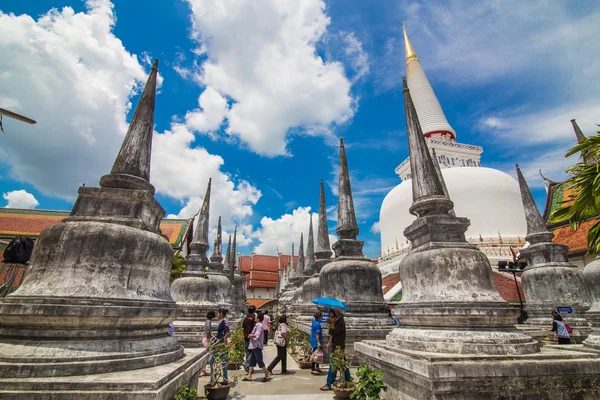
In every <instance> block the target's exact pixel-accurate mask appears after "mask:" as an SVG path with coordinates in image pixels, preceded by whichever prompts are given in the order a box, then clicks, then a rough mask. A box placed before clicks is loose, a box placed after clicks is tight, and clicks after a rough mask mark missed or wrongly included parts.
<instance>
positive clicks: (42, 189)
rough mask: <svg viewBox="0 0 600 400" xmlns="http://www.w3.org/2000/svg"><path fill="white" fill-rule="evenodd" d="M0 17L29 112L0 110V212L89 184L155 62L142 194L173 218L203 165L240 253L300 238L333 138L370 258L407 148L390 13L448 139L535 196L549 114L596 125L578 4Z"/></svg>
mask: <svg viewBox="0 0 600 400" xmlns="http://www.w3.org/2000/svg"><path fill="white" fill-rule="evenodd" d="M523 3H526V4H523ZM51 9H54V11H50V10H51ZM0 12H1V13H0V53H1V54H3V57H0V106H1V107H6V108H12V109H15V110H16V111H19V112H22V113H23V114H26V115H28V116H30V117H32V118H34V119H36V120H37V121H38V124H37V125H35V126H29V125H24V124H21V123H17V122H15V121H11V120H9V119H4V127H5V131H6V133H5V134H0V193H2V194H3V197H2V198H0V206H6V205H8V204H11V205H12V206H21V207H33V206H35V207H36V208H40V209H69V208H70V207H71V206H72V204H73V201H74V199H75V196H76V193H77V187H78V186H79V185H80V184H81V183H84V182H85V183H86V184H87V185H88V186H89V185H96V184H97V182H98V179H99V178H100V176H101V175H103V174H105V173H107V172H108V171H109V169H110V165H111V164H112V161H113V160H114V157H115V155H116V152H117V150H118V146H119V144H120V141H121V140H122V135H123V134H124V132H125V130H126V127H127V125H126V123H127V121H128V120H129V118H130V116H131V104H133V105H134V104H135V103H136V101H137V98H138V96H139V93H140V88H141V85H142V84H143V82H144V81H145V79H146V74H147V73H148V71H149V68H150V62H151V59H152V58H154V57H157V58H159V59H160V63H159V70H160V75H161V77H162V82H161V86H160V89H159V95H158V98H157V103H156V114H155V124H156V126H155V130H156V137H155V140H154V152H153V170H152V177H151V180H152V183H153V184H154V185H155V186H156V188H157V198H158V200H159V201H160V203H161V204H162V205H163V207H164V208H165V209H166V211H167V214H168V215H171V216H180V217H189V216H191V215H193V214H194V213H195V212H196V211H197V209H198V207H199V205H200V202H201V197H202V196H203V195H204V191H205V187H206V181H207V179H208V177H212V178H213V181H214V183H213V188H214V192H213V202H212V212H213V217H214V219H215V221H216V215H217V214H220V215H223V220H224V228H225V231H226V233H230V232H231V231H232V228H233V226H234V225H238V226H240V228H241V230H242V231H241V236H240V240H241V244H242V247H241V251H242V252H246V253H247V252H249V251H250V249H251V248H254V249H256V251H257V252H261V253H271V254H273V253H274V252H275V249H276V247H277V246H279V248H280V250H282V251H289V246H290V243H291V241H292V240H293V241H295V242H298V241H299V232H305V234H306V233H307V230H308V215H309V212H310V213H313V212H315V211H316V210H317V207H318V198H319V179H320V178H323V179H324V180H325V182H326V196H327V201H328V206H329V208H330V216H331V218H332V219H331V220H330V221H329V227H330V234H333V235H334V234H335V226H336V223H335V220H334V217H335V205H336V201H337V199H336V194H337V191H336V190H337V189H336V188H337V181H336V180H337V175H336V173H337V161H338V147H337V143H338V138H339V137H344V141H345V142H346V144H347V156H348V161H349V167H350V170H351V180H352V187H353V191H354V197H355V203H356V206H357V217H358V220H359V225H360V230H361V233H360V235H359V238H360V239H362V240H364V241H365V253H367V254H369V255H370V256H375V255H377V254H378V253H379V234H378V233H377V232H376V230H374V229H372V226H373V224H374V223H375V222H377V221H378V219H379V208H380V205H381V202H382V200H383V198H384V197H385V195H386V194H387V193H388V192H389V191H390V190H391V189H392V188H393V187H394V186H395V185H397V184H399V183H400V179H399V178H398V177H397V176H396V175H395V173H394V168H395V167H396V166H397V165H398V164H399V163H400V162H402V161H403V160H404V159H405V158H406V157H407V155H408V151H407V142H406V135H405V121H404V112H403V99H402V93H401V90H400V87H399V85H400V81H401V77H402V75H403V74H404V73H405V67H404V48H403V39H402V31H401V26H402V20H405V21H406V24H407V27H408V30H409V35H410V36H411V40H412V43H413V46H414V48H415V50H416V52H417V54H418V56H419V58H420V60H421V63H422V65H423V67H424V69H425V71H426V73H427V75H428V77H429V79H430V81H431V83H432V86H433V88H434V90H435V92H436V94H437V96H438V98H439V100H440V103H441V105H442V107H443V109H444V111H445V113H446V117H447V119H448V121H449V122H450V124H451V125H452V126H453V128H454V129H455V130H456V132H457V139H458V141H459V142H461V143H469V144H477V145H480V146H483V148H484V153H483V154H482V165H484V166H488V167H492V168H497V169H500V170H503V171H505V172H507V173H510V174H511V175H513V176H514V170H513V167H514V163H516V162H518V163H519V164H520V165H521V166H522V168H523V170H524V171H525V173H526V177H527V178H528V179H529V184H530V186H531V187H532V188H533V190H534V195H535V197H536V199H537V201H538V204H540V206H541V207H543V199H544V198H545V192H544V188H543V182H542V180H541V179H540V178H539V175H538V173H537V171H538V169H540V168H541V169H542V170H543V171H544V174H545V175H546V176H547V177H549V178H551V179H554V180H562V179H564V176H565V175H564V170H565V168H566V167H567V166H569V165H570V164H571V163H573V162H575V161H576V160H565V159H564V157H563V154H564V153H565V152H566V150H567V149H568V148H569V147H570V146H571V145H573V143H574V135H573V133H572V129H571V126H570V123H569V120H570V119H571V118H577V120H578V122H579V124H580V126H581V128H582V129H583V130H584V132H585V133H587V134H591V133H592V132H593V131H595V130H596V128H595V123H597V122H600V117H599V116H600V103H599V102H598V99H600V87H599V86H598V85H597V84H596V82H598V81H599V78H600V43H599V42H598V40H597V37H598V33H600V32H599V31H600V29H599V28H598V27H597V21H598V17H600V4H598V2H595V1H578V2H566V1H564V2H561V1H554V2H547V1H530V2H515V1H486V2H478V3H473V2H467V1H464V2H452V3H451V5H447V4H446V2H432V1H428V2H424V3H419V2H412V1H398V2H388V1H376V2H364V1H360V0H352V1H342V0H335V1H325V2H322V1H319V0H305V1H302V2H298V1H275V0H262V1H251V0H244V1H242V0H239V1H233V0H231V1H230V0H227V1H226V0H220V1H214V0H213V1H209V0H188V1H183V0H176V1H172V2H164V1H158V0H145V1H138V0H127V1H125V0H115V1H113V3H111V2H109V1H108V0H94V1H88V2H87V3H86V2H84V1H80V0H75V1H72V0H38V1H35V2H23V1H12V0H8V1H7V0H5V1H3V2H2V4H1V5H0ZM21 190H24V191H26V192H27V193H24V192H20V191H21ZM14 191H19V192H14ZM11 193H12V195H11ZM36 203H37V204H36ZM308 207H310V210H309V208H308ZM314 222H315V223H316V218H315V220H314Z"/></svg>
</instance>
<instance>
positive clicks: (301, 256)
mask: <svg viewBox="0 0 600 400" xmlns="http://www.w3.org/2000/svg"><path fill="white" fill-rule="evenodd" d="M303 275H304V232H300V247H299V248H298V276H303Z"/></svg>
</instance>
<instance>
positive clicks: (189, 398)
mask: <svg viewBox="0 0 600 400" xmlns="http://www.w3.org/2000/svg"><path fill="white" fill-rule="evenodd" d="M198 397H200V396H198V391H197V390H196V389H194V388H191V387H187V386H181V387H180V388H179V390H178V391H177V393H176V394H175V400H196V399H198Z"/></svg>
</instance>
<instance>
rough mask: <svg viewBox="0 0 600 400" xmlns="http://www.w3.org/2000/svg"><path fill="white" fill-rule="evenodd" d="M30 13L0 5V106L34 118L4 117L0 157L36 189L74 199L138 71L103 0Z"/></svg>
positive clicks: (117, 133) (105, 147)
mask: <svg viewBox="0 0 600 400" xmlns="http://www.w3.org/2000/svg"><path fill="white" fill-rule="evenodd" d="M86 8H87V11H86V12H84V13H83V12H81V13H75V12H74V11H73V9H71V8H70V7H65V8H63V9H62V10H61V11H58V10H56V9H52V10H50V11H48V13H46V14H45V15H42V16H41V17H39V18H38V19H37V20H34V19H33V18H32V17H30V16H28V15H20V16H16V15H14V14H4V13H2V12H0V54H2V57H0V71H2V72H1V73H0V106H9V107H11V108H13V109H14V110H15V111H17V112H19V113H21V114H24V115H26V116H28V117H31V118H33V119H35V120H37V122H38V123H37V124H36V125H28V124H23V123H21V122H18V121H14V120H10V119H8V118H5V119H4V128H5V130H6V131H7V132H8V133H7V134H6V135H5V136H4V137H3V138H2V146H3V151H1V152H0V162H2V163H4V164H6V165H7V166H8V167H9V173H10V175H11V177H12V178H14V179H16V180H19V181H24V182H28V183H31V184H32V185H34V186H35V187H36V188H37V189H38V190H40V191H41V192H42V193H45V194H48V195H55V196H60V197H63V198H70V199H72V198H74V196H75V195H76V193H77V187H78V186H80V185H81V184H82V183H84V182H85V183H87V184H88V185H92V184H96V183H97V182H98V179H99V178H100V176H102V175H103V174H105V173H107V172H108V171H110V166H111V164H112V162H113V160H114V157H115V155H116V153H117V151H118V148H119V146H120V143H121V141H122V139H123V135H124V134H125V131H126V128H127V124H126V115H127V112H128V110H129V109H130V107H131V104H130V102H129V98H130V97H131V96H132V95H133V94H134V92H135V91H136V90H137V89H138V88H139V84H140V83H141V82H143V81H144V80H145V79H146V76H147V75H146V72H145V71H144V69H143V68H142V66H141V65H140V63H139V62H138V60H137V58H136V56H135V55H132V54H130V53H129V52H128V51H127V50H126V49H125V48H124V47H123V44H122V43H121V41H120V40H119V39H118V38H117V37H115V35H114V34H113V32H112V30H113V27H114V24H115V21H116V18H115V15H114V13H113V5H112V3H110V1H108V0H93V1H92V0H89V1H88V2H87V3H86Z"/></svg>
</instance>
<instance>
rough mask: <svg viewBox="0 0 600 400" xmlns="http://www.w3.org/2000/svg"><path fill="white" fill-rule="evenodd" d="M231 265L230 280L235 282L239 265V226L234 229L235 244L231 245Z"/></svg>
mask: <svg viewBox="0 0 600 400" xmlns="http://www.w3.org/2000/svg"><path fill="white" fill-rule="evenodd" d="M229 265H230V268H231V270H230V271H229V278H230V279H231V280H232V281H233V279H234V277H235V273H236V265H237V226H236V227H235V228H234V229H233V242H232V243H231V258H230V261H229Z"/></svg>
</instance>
